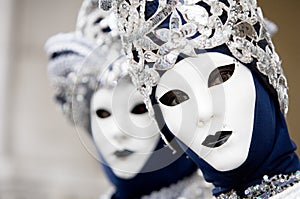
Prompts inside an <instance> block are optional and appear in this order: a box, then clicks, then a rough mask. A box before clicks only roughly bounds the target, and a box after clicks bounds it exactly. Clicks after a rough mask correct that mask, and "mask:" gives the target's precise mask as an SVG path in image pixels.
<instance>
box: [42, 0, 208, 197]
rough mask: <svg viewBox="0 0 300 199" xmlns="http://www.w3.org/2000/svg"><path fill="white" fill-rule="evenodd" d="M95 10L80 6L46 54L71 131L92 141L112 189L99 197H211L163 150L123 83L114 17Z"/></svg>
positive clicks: (188, 167) (187, 167)
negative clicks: (73, 27)
mask: <svg viewBox="0 0 300 199" xmlns="http://www.w3.org/2000/svg"><path fill="white" fill-rule="evenodd" d="M97 5H98V4H97V2H95V1H91V0H86V1H84V2H83V5H82V8H81V11H80V12H79V17H78V22H77V31H76V32H74V33H66V34H59V35H56V36H54V37H52V38H50V39H49V40H48V42H47V44H46V51H47V54H48V56H49V67H48V68H49V77H50V80H51V83H52V84H53V86H54V87H55V88H56V90H57V92H56V94H55V98H56V101H57V102H58V104H60V105H61V107H62V111H63V113H64V114H65V115H66V117H67V118H68V119H69V120H70V121H72V122H73V123H74V125H78V126H80V127H83V128H84V129H85V130H86V131H87V132H89V133H90V134H91V135H92V138H93V141H94V143H95V145H96V148H97V149H98V152H99V156H100V162H101V165H102V167H103V170H104V172H105V174H106V176H107V177H108V179H109V180H110V182H111V183H112V184H113V186H114V188H113V191H112V192H110V193H107V194H106V195H104V196H102V197H101V198H111V199H136V198H143V199H148V198H149V199H151V198H169V199H174V198H180V197H184V198H191V199H192V198H209V197H211V194H210V191H209V190H210V189H211V188H210V186H209V185H208V184H206V183H205V182H204V181H203V179H202V178H201V177H200V176H199V175H198V174H197V167H196V165H195V164H194V163H193V162H192V161H191V160H190V159H188V158H187V157H186V155H185V154H183V153H178V154H177V155H173V154H172V151H171V150H170V149H169V148H167V147H165V146H164V142H163V141H162V139H161V138H160V136H159V129H158V127H157V126H156V124H155V122H153V120H151V118H150V117H149V115H148V114H147V112H148V111H147V109H146V107H145V104H144V103H143V97H142V95H140V94H139V93H138V92H136V89H135V87H134V86H133V84H132V83H131V80H130V78H129V77H128V64H127V61H126V58H125V57H124V56H123V55H122V53H121V41H120V39H119V35H118V31H117V30H116V29H115V26H116V21H115V18H114V16H113V14H112V13H107V12H102V11H100V10H98V8H97ZM201 179H202V180H201ZM190 193H193V194H190Z"/></svg>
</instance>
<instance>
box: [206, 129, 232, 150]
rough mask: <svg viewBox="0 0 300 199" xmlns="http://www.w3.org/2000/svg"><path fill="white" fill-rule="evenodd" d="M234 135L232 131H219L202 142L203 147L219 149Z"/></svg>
mask: <svg viewBox="0 0 300 199" xmlns="http://www.w3.org/2000/svg"><path fill="white" fill-rule="evenodd" d="M231 135H232V131H218V132H217V133H216V134H215V135H208V136H207V137H206V138H205V140H204V141H203V142H202V145H203V146H206V147H209V148H217V147H220V146H222V145H223V144H225V143H226V142H227V140H228V139H229V137H230V136H231Z"/></svg>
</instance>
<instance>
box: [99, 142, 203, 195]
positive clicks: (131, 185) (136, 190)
mask: <svg viewBox="0 0 300 199" xmlns="http://www.w3.org/2000/svg"><path fill="white" fill-rule="evenodd" d="M156 150H162V153H160V155H159V156H158V155H155V154H154V155H152V156H150V158H149V160H148V162H147V163H146V165H145V166H144V169H143V170H146V171H148V170H149V167H150V168H151V167H152V168H153V165H156V164H158V162H161V161H170V162H172V163H171V164H169V165H168V166H166V167H164V168H162V169H159V170H155V171H152V172H141V173H139V174H137V175H136V176H135V177H133V178H131V179H121V178H119V177H117V176H116V175H115V174H114V172H113V171H112V169H111V168H110V167H109V166H107V164H105V161H103V163H102V166H103V168H104V171H105V173H106V175H107V177H108V178H109V180H110V181H111V183H112V184H113V185H114V186H115V193H114V195H113V197H112V198H113V199H138V198H141V197H142V196H144V195H148V194H150V193H151V192H153V191H158V190H160V189H161V188H163V187H168V186H170V185H171V184H173V183H176V182H178V181H179V180H182V179H183V178H184V177H187V176H190V175H192V174H193V173H194V172H195V171H196V170H197V166H196V165H195V164H194V163H193V162H192V161H191V160H190V159H188V158H186V155H185V154H184V153H181V155H180V153H177V154H175V155H173V154H172V151H171V150H170V149H169V148H166V147H165V144H164V142H163V141H162V140H161V139H160V141H159V143H158V145H157V147H156ZM100 156H101V155H100ZM102 160H103V158H102ZM143 170H142V171H143Z"/></svg>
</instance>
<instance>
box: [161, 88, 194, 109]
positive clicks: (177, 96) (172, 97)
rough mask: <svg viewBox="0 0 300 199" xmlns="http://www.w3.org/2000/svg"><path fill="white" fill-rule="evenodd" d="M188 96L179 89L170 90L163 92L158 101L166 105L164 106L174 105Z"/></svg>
mask: <svg viewBox="0 0 300 199" xmlns="http://www.w3.org/2000/svg"><path fill="white" fill-rule="evenodd" d="M189 99H190V97H189V96H188V95H187V94H186V93H185V92H183V91H181V90H171V91H169V92H167V93H165V94H164V95H163V96H162V97H161V98H160V99H159V101H160V102H161V103H162V104H164V105H166V106H176V105H178V104H181V103H183V102H185V101H187V100H189Z"/></svg>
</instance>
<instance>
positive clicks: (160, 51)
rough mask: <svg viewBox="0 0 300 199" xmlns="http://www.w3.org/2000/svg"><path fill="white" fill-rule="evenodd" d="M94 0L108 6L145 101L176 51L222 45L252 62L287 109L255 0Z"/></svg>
mask: <svg viewBox="0 0 300 199" xmlns="http://www.w3.org/2000/svg"><path fill="white" fill-rule="evenodd" d="M99 3H100V7H102V8H105V9H110V8H112V9H113V10H114V12H115V13H116V14H117V16H118V26H119V29H120V31H121V34H122V42H123V47H124V50H125V53H126V55H127V57H128V58H129V60H130V69H129V70H130V71H129V72H130V75H131V77H132V79H133V82H134V84H135V85H136V86H137V88H138V89H139V91H140V92H141V93H142V94H143V95H144V96H145V102H146V104H147V105H148V106H151V104H150V101H149V95H150V94H151V91H152V87H153V86H155V85H156V84H157V83H158V81H159V78H160V77H159V74H158V72H157V71H160V70H168V69H170V68H172V67H173V66H174V65H175V63H176V60H177V58H178V56H179V54H183V55H185V56H190V57H193V56H197V52H200V51H201V50H208V49H213V48H215V47H217V46H221V45H226V46H227V47H228V49H229V50H230V52H231V53H232V55H233V56H234V57H235V58H236V59H237V60H239V61H240V62H242V63H244V64H250V63H254V65H255V67H256V70H258V72H260V73H261V74H262V75H264V76H266V77H267V78H268V81H269V84H270V85H271V86H272V87H273V88H274V89H275V91H276V92H277V95H278V101H279V105H280V108H281V111H282V113H284V115H286V114H287V112H288V94H287V90H288V86H287V80H286V78H285V75H284V72H283V70H282V67H281V61H280V59H279V56H278V55H277V53H276V52H275V48H274V45H273V43H272V41H271V37H270V34H269V32H268V30H267V28H266V25H265V23H264V18H263V15H262V11H261V9H260V8H259V7H257V2H256V0H126V1H125V0H114V1H110V0H99ZM148 3H156V4H157V9H156V10H154V11H153V14H152V13H148V11H147V8H146V7H147V6H148ZM149 14H150V16H148V15H149ZM146 16H147V18H146ZM168 20H169V21H168ZM166 21H168V23H166ZM162 24H164V27H161V25H162ZM136 55H137V56H136ZM149 112H151V110H150V111H149Z"/></svg>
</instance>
